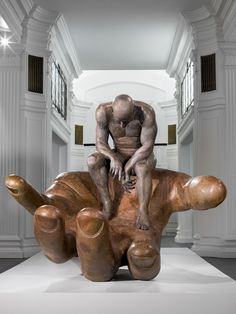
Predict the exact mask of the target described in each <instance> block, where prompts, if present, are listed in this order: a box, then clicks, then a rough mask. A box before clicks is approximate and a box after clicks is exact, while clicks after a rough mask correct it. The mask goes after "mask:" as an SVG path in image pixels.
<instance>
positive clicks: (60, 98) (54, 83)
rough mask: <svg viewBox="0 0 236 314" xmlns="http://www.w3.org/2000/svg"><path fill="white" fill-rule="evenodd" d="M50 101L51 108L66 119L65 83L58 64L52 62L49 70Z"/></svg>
mask: <svg viewBox="0 0 236 314" xmlns="http://www.w3.org/2000/svg"><path fill="white" fill-rule="evenodd" d="M51 102H52V108H54V109H56V111H57V112H58V113H59V114H60V115H61V117H62V118H63V119H64V120H66V118H67V83H66V77H65V75H64V74H63V72H62V70H61V68H60V66H59V64H57V63H56V62H53V63H52V71H51Z"/></svg>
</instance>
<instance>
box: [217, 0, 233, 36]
mask: <svg viewBox="0 0 236 314" xmlns="http://www.w3.org/2000/svg"><path fill="white" fill-rule="evenodd" d="M220 18H221V20H222V21H223V27H222V28H223V33H224V37H225V40H228V41H236V1H230V0H228V1H226V2H225V3H224V6H223V8H222V10H221V12H220Z"/></svg>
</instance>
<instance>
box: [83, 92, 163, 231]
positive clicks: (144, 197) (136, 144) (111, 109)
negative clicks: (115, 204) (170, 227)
mask: <svg viewBox="0 0 236 314" xmlns="http://www.w3.org/2000/svg"><path fill="white" fill-rule="evenodd" d="M96 120H97V128H96V148H97V152H96V153H94V154H92V155H90V156H89V157H88V167H89V171H90V173H91V175H92V177H93V179H94V182H95V184H96V185H97V187H98V190H99V192H100V194H101V199H102V202H103V212H104V214H105V215H106V217H107V218H108V219H109V218H111V217H112V215H113V208H112V201H111V199H110V195H109V191H108V173H107V167H106V165H107V162H106V160H110V169H109V171H110V173H111V175H112V176H113V177H117V178H118V179H119V180H120V181H122V183H123V186H124V189H125V190H126V191H129V189H131V188H133V183H132V182H131V181H130V175H131V173H132V172H133V173H135V174H136V176H137V182H136V189H137V194H138V197H139V206H140V208H139V215H138V218H137V221H136V225H137V227H138V228H140V229H148V228H149V221H148V216H147V212H148V205H149V200H150V196H151V171H152V169H153V168H154V167H155V160H154V157H153V146H154V141H155V137H156V133H157V125H156V120H155V113H154V111H153V109H152V107H150V106H149V105H147V104H145V103H143V102H137V101H133V100H132V99H131V97H129V96H127V95H120V96H117V97H116V98H115V100H114V101H113V102H110V103H105V104H101V105H99V107H98V108H97V111H96ZM109 136H111V137H112V139H113V142H114V149H111V148H110V146H109V145H108V137H109Z"/></svg>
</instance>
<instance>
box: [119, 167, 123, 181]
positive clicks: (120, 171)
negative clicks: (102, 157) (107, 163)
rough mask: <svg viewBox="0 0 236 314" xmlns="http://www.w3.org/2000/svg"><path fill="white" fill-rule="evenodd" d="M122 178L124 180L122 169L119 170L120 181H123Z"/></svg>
mask: <svg viewBox="0 0 236 314" xmlns="http://www.w3.org/2000/svg"><path fill="white" fill-rule="evenodd" d="M121 178H122V169H121V168H120V169H119V177H118V179H119V181H121Z"/></svg>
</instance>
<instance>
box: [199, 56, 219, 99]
mask: <svg viewBox="0 0 236 314" xmlns="http://www.w3.org/2000/svg"><path fill="white" fill-rule="evenodd" d="M201 83H202V84H201V87H202V89H201V90H202V93H205V92H210V91H213V90H216V56H215V53H213V54H211V55H208V56H201Z"/></svg>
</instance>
